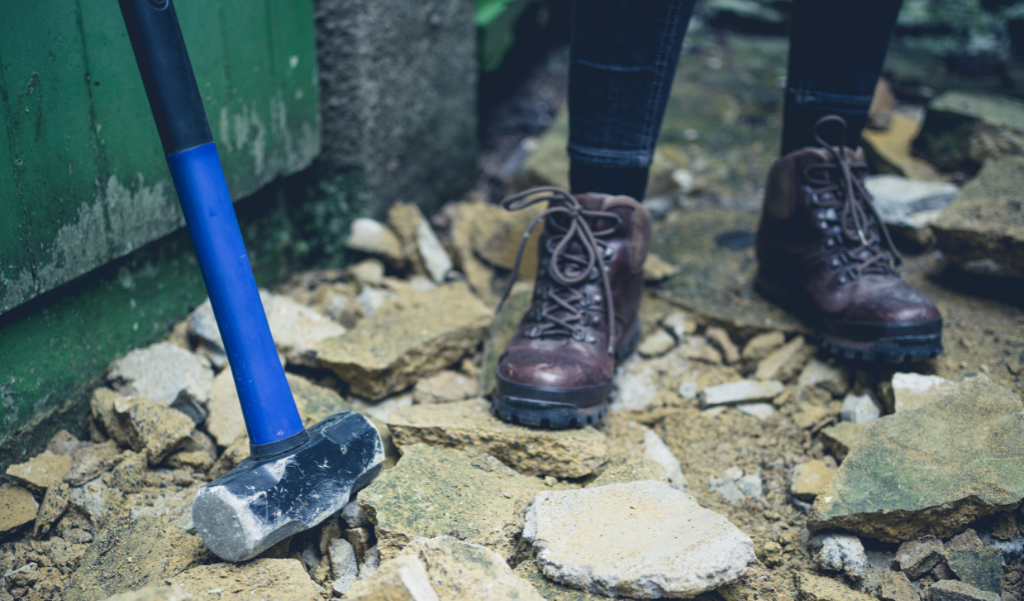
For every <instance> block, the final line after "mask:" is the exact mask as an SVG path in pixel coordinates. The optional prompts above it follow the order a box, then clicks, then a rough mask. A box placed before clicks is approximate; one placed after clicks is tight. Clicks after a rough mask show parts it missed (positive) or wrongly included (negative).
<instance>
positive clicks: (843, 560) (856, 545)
mask: <svg viewBox="0 0 1024 601" xmlns="http://www.w3.org/2000/svg"><path fill="white" fill-rule="evenodd" d="M808 546H809V547H810V549H811V550H812V552H813V553H814V559H815V560H816V561H817V562H818V565H819V566H821V568H822V569H823V570H831V571H834V572H844V573H846V574H847V575H849V576H851V577H853V578H861V577H863V576H864V573H865V572H867V569H868V557H867V555H866V554H865V553H864V545H863V543H861V542H860V539H859V538H857V537H856V536H855V535H853V534H843V533H822V534H817V535H815V536H814V537H812V538H811V540H810V542H809V543H808Z"/></svg>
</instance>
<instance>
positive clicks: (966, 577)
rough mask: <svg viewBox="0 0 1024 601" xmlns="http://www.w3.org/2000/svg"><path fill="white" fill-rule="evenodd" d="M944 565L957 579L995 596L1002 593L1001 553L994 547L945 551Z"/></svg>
mask: <svg viewBox="0 0 1024 601" xmlns="http://www.w3.org/2000/svg"><path fill="white" fill-rule="evenodd" d="M945 557H946V564H947V565H948V566H949V569H950V570H951V571H952V572H953V574H955V575H956V577H957V579H959V580H961V581H963V582H966V583H967V584H970V585H971V586H975V587H977V588H980V589H981V590H983V591H989V592H992V593H996V594H1002V592H1003V552H1002V551H1001V550H999V549H997V548H995V547H974V548H970V549H956V550H952V551H946V553H945Z"/></svg>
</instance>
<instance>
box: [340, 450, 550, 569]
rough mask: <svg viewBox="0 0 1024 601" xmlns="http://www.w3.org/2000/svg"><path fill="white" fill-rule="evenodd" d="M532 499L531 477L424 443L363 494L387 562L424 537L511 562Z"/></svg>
mask: <svg viewBox="0 0 1024 601" xmlns="http://www.w3.org/2000/svg"><path fill="white" fill-rule="evenodd" d="M532 498H533V490H532V489H531V488H530V485H529V482H528V481H527V479H526V477H525V476H521V475H519V474H517V473H516V472H514V471H512V470H511V469H510V468H508V467H506V466H505V465H504V464H503V463H501V462H500V461H498V460H497V459H495V458H494V457H492V456H490V455H486V454H484V453H482V452H480V451H478V450H476V449H467V450H465V451H460V450H455V449H444V448H438V447H430V446H427V445H421V444H418V445H411V446H407V447H404V448H403V455H402V459H401V461H399V462H398V465H397V466H396V467H395V468H394V469H391V470H388V471H385V472H384V473H382V474H381V475H380V476H379V477H378V478H377V480H376V481H375V482H374V483H373V484H371V485H370V486H368V487H367V488H365V489H364V490H363V491H362V492H360V493H359V503H360V505H362V507H363V509H364V511H366V513H367V515H368V516H369V518H370V520H371V521H372V522H373V523H374V525H375V527H376V534H377V547H378V548H379V550H380V555H381V559H383V560H385V561H386V560H388V559H391V558H393V557H395V556H396V555H397V554H398V553H399V551H401V549H402V548H403V547H405V546H406V545H407V544H409V542H410V541H412V539H414V538H416V537H418V536H422V537H431V536H440V535H443V534H447V533H450V532H458V533H459V535H460V537H462V538H463V539H464V540H465V541H467V542H475V543H480V544H483V545H485V546H487V547H490V548H491V549H494V550H495V551H496V552H497V553H498V554H499V555H501V556H502V557H506V558H507V557H510V556H511V555H512V554H513V552H514V550H515V537H516V535H517V534H518V533H519V532H520V530H521V528H522V523H523V522H522V520H523V511H524V509H525V508H526V506H527V505H528V504H529V502H530V500H531V499H532Z"/></svg>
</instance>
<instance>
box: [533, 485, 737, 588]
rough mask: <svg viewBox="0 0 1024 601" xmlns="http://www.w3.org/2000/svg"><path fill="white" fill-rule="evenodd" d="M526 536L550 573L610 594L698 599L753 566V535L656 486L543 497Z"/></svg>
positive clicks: (560, 579) (685, 497) (577, 585)
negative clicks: (696, 596)
mask: <svg viewBox="0 0 1024 601" xmlns="http://www.w3.org/2000/svg"><path fill="white" fill-rule="evenodd" d="M609 508H616V509H615V510H614V511H609ZM579 524H587V525H588V527H587V528H579V527H578V525H579ZM523 538H525V539H526V540H528V541H530V542H532V543H533V545H534V549H536V550H537V552H538V555H537V563H538V565H539V566H540V567H541V570H542V571H543V572H544V575H545V576H547V577H548V578H551V579H552V580H555V581H556V582H560V583H562V584H567V585H570V586H573V587H575V588H580V589H583V590H586V591H588V592H592V593H598V594H602V595H607V596H614V595H625V596H629V597H633V598H638V599H656V598H659V597H692V596H695V595H698V594H700V593H703V592H705V591H709V590H713V589H715V588H718V587H720V586H722V585H724V584H728V583H730V582H733V581H735V580H737V579H738V578H739V577H741V576H742V575H743V574H744V573H745V572H746V571H747V566H748V565H749V564H751V563H753V562H754V561H755V557H754V548H753V543H752V542H751V540H750V538H749V537H747V535H745V534H743V533H742V532H740V531H739V530H738V529H737V528H736V527H735V526H733V525H732V524H730V523H729V522H728V520H726V519H725V518H724V517H722V516H721V515H718V514H716V513H713V512H711V511H708V510H706V509H704V508H702V507H700V506H699V505H697V502H696V501H695V500H694V499H693V497H691V496H689V495H687V494H686V493H683V492H680V491H677V490H674V489H672V488H670V487H668V486H666V485H664V484H661V483H658V482H652V481H644V482H632V483H629V484H611V485H608V486H601V487H598V488H587V489H583V490H568V491H551V492H542V493H540V494H539V495H537V499H536V500H535V501H534V503H533V505H532V506H531V507H530V510H529V512H528V514H527V520H526V528H525V530H524V531H523Z"/></svg>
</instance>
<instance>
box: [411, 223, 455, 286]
mask: <svg viewBox="0 0 1024 601" xmlns="http://www.w3.org/2000/svg"><path fill="white" fill-rule="evenodd" d="M416 249H417V250H418V251H419V254H420V258H421V259H423V267H424V268H426V270H427V274H428V275H430V279H432V280H434V282H436V283H438V284H440V283H441V282H443V281H444V279H445V276H446V275H448V272H449V271H451V270H452V268H453V267H454V265H453V264H452V259H451V257H449V256H448V251H446V250H445V249H444V246H443V245H442V244H441V241H440V240H438V239H437V234H435V233H434V229H433V228H431V227H430V223H429V222H428V221H427V220H426V219H424V220H423V221H421V222H420V224H419V225H418V226H416Z"/></svg>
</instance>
